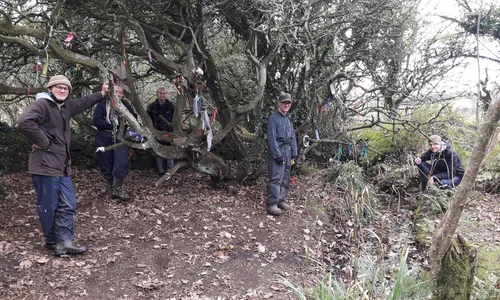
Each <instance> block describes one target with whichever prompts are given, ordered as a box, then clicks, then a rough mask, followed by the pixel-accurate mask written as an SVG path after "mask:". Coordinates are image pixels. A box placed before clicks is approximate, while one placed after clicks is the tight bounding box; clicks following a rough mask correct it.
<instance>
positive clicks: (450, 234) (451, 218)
mask: <svg viewBox="0 0 500 300" xmlns="http://www.w3.org/2000/svg"><path fill="white" fill-rule="evenodd" d="M499 96H500V94H498V95H497V97H496V98H497V100H496V101H495V103H493V104H492V105H491V106H490V108H489V109H488V111H487V113H486V117H485V120H484V124H483V125H482V126H481V130H480V131H479V134H478V136H477V139H476V143H475V145H474V149H473V150H472V153H471V156H470V158H469V162H468V164H467V169H466V170H465V175H464V178H463V179H462V183H461V184H460V186H459V187H458V191H457V194H456V195H455V197H454V198H453V200H452V202H451V204H450V207H449V209H448V211H447V212H446V214H445V215H444V217H443V220H442V221H441V222H440V223H439V225H438V227H437V228H436V232H435V234H434V238H433V239H432V244H431V247H430V249H429V253H428V254H429V262H430V263H431V266H432V268H433V271H434V273H435V274H438V273H439V269H440V267H441V260H442V259H443V257H444V255H445V254H446V253H447V252H448V250H449V248H450V246H451V243H452V240H453V238H454V236H455V232H456V230H457V227H458V222H459V221H460V217H461V215H462V211H463V210H464V207H465V205H466V204H467V200H468V199H469V194H470V192H471V190H472V187H473V185H474V182H475V180H476V177H477V174H478V172H479V168H480V167H481V164H482V162H483V160H484V158H485V156H486V153H487V149H488V144H489V142H490V140H491V138H492V136H493V135H494V133H495V131H496V128H497V123H498V121H499V120H500V99H499V98H500V97H499Z"/></svg>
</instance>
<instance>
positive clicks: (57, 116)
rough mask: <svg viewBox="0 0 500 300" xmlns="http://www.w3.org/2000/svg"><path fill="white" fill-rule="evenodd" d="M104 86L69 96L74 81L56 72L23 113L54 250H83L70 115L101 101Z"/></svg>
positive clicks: (23, 129)
mask: <svg viewBox="0 0 500 300" xmlns="http://www.w3.org/2000/svg"><path fill="white" fill-rule="evenodd" d="M108 88H109V87H108V84H107V83H105V84H104V85H103V86H102V91H101V92H97V93H94V94H91V95H88V96H86V97H83V98H77V99H69V97H68V96H69V94H70V93H71V89H72V87H71V83H70V82H69V80H68V78H66V77H65V76H63V75H57V76H53V77H51V78H50V79H49V83H48V84H47V92H43V93H39V94H37V95H36V101H35V102H33V103H31V104H30V105H29V106H28V107H27V108H26V110H25V111H24V112H23V114H22V115H21V116H20V117H19V120H18V127H19V130H20V131H21V133H22V134H24V135H25V136H26V138H27V139H28V140H29V142H31V143H33V146H32V149H31V152H30V154H29V163H28V171H29V173H30V174H32V180H33V185H34V186H35V190H36V198H37V211H38V217H39V219H40V223H41V225H42V230H43V236H44V237H45V248H48V249H51V250H54V252H55V255H67V254H81V253H84V252H86V251H87V249H88V248H87V246H76V245H73V216H74V214H75V211H76V196H75V190H74V189H73V182H72V180H71V156H70V149H69V146H70V140H71V127H70V124H69V122H70V120H71V117H72V116H74V115H77V114H80V113H82V112H84V111H85V110H86V109H87V108H89V107H91V106H93V105H94V104H96V103H98V102H100V101H101V100H103V99H104V96H105V95H107V93H108Z"/></svg>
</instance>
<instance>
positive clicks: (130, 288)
mask: <svg viewBox="0 0 500 300" xmlns="http://www.w3.org/2000/svg"><path fill="white" fill-rule="evenodd" d="M320 174H321V172H319V173H318V174H316V175H313V176H309V177H301V178H300V179H299V183H298V185H295V186H293V187H292V189H291V193H290V195H289V199H290V202H291V203H293V206H294V208H295V210H294V211H293V212H291V213H287V214H286V215H284V216H280V217H272V216H269V215H267V213H266V212H265V206H264V200H265V182H264V178H262V180H261V181H260V182H258V183H257V184H256V185H253V186H245V187H242V188H241V189H240V191H239V192H238V193H237V194H236V195H230V194H228V193H227V192H226V191H224V190H218V189H214V188H212V187H210V186H209V179H208V177H207V176H204V175H201V174H199V173H197V172H195V171H192V170H184V171H181V172H180V173H178V174H176V175H174V176H173V178H171V179H170V180H169V181H167V182H165V183H164V184H163V185H162V186H160V187H155V182H156V181H157V179H158V177H157V175H155V174H154V173H153V172H151V171H131V172H130V174H129V176H128V178H127V192H129V193H130V194H131V195H132V196H133V198H134V201H133V202H131V203H128V204H118V203H115V202H112V201H110V200H107V199H106V186H105V183H104V181H103V180H102V179H101V178H102V177H101V175H100V174H99V173H98V171H96V170H86V171H77V172H76V173H75V176H74V179H73V182H74V186H75V190H76V193H77V199H78V210H77V215H76V217H75V239H76V242H77V243H80V244H85V245H88V246H89V252H87V253H85V254H84V255H81V256H71V257H62V258H59V257H54V256H52V253H51V252H50V251H49V250H46V249H45V248H43V238H42V237H41V232H40V225H39V222H38V217H37V215H36V208H35V206H36V205H35V203H36V200H35V199H36V194H35V192H34V190H33V187H32V185H31V178H30V175H29V174H26V173H22V174H13V175H9V176H4V177H3V182H4V185H5V189H6V192H7V195H6V200H5V201H3V202H0V209H1V211H2V213H1V214H0V298H1V299H153V298H158V299H293V298H294V295H293V293H292V292H291V290H290V289H289V288H287V287H285V286H284V285H282V284H281V283H280V279H279V277H278V275H279V276H282V277H284V278H286V279H287V280H288V281H290V282H291V283H293V284H294V285H295V286H302V285H306V286H309V287H311V286H313V285H314V283H316V282H317V280H318V278H321V274H323V271H324V270H325V269H328V270H333V272H334V273H335V274H334V275H335V277H336V278H338V279H342V280H348V279H349V275H350V274H351V270H350V268H349V255H350V254H356V255H363V256H368V257H369V256H370V255H371V256H372V257H373V260H375V259H377V257H380V256H382V257H384V263H385V265H386V267H385V268H386V270H387V271H388V273H391V272H392V271H393V270H395V269H397V267H398V266H397V263H398V256H399V253H400V251H401V249H402V247H407V248H409V249H410V250H411V251H410V256H409V257H410V258H409V259H410V260H411V262H410V263H409V265H410V268H411V264H412V263H415V264H417V263H418V264H424V265H425V255H422V254H421V253H419V251H418V250H417V247H416V245H415V244H414V242H413V238H412V235H411V212H410V211H409V210H408V209H406V208H407V207H409V206H410V203H409V202H408V201H407V202H404V203H402V204H403V205H402V206H401V209H399V210H398V209H396V205H395V204H394V202H392V203H391V202H388V203H382V205H381V209H380V210H379V211H380V213H379V214H378V216H377V217H376V218H375V220H374V221H373V222H372V223H371V224H367V226H365V227H364V228H363V229H362V230H361V231H359V232H358V233H357V234H356V235H357V236H358V239H359V240H357V242H356V243H352V241H351V240H350V238H349V237H350V236H353V231H355V220H350V219H349V218H346V217H345V216H341V215H339V214H338V213H333V214H332V212H331V211H327V209H325V207H328V206H327V205H326V206H325V204H327V203H330V204H331V203H342V201H341V200H339V199H340V197H339V196H338V192H337V191H335V190H333V189H332V188H329V187H326V186H325V185H324V183H323V180H322V179H321V175H320ZM476 202H477V201H476ZM497 203H498V201H492V202H478V210H477V211H478V212H479V208H480V210H481V211H487V212H488V211H492V209H485V208H484V207H480V206H481V205H482V206H484V205H488V204H491V205H492V206H493V207H496V209H494V210H493V211H496V212H498V211H499V210H498V205H497ZM382 206H383V208H382ZM470 211H474V210H470ZM329 216H330V217H329ZM331 216H334V217H331ZM488 216H489V217H491V218H493V219H494V220H496V221H498V216H497V215H496V214H495V213H493V214H488ZM468 218H469V217H468ZM493 219H490V220H492V221H493V224H495V222H494V220H493ZM496 224H497V225H496V226H493V228H492V231H493V234H495V233H498V230H499V228H498V224H499V223H498V222H497V223H496ZM491 233H492V232H491V231H490V232H488V233H487V234H490V236H491ZM492 242H493V243H497V244H498V240H495V238H493V241H492ZM306 253H308V255H307V256H308V259H306V258H305V256H306Z"/></svg>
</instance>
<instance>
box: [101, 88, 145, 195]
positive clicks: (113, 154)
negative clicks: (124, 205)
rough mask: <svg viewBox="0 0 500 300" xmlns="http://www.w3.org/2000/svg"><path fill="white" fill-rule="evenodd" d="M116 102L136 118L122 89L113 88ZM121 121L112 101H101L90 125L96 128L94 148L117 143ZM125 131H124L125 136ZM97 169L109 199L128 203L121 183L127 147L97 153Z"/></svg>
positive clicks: (125, 170)
mask: <svg viewBox="0 0 500 300" xmlns="http://www.w3.org/2000/svg"><path fill="white" fill-rule="evenodd" d="M114 91H115V93H114V95H115V99H116V101H121V102H122V104H123V105H125V107H126V108H127V109H128V111H129V112H130V113H131V114H132V115H133V116H134V117H135V118H137V114H136V113H135V112H134V110H133V109H132V106H130V104H129V103H128V102H127V101H125V99H124V98H123V88H122V87H120V86H117V85H116V86H115V87H114ZM122 122H123V120H122V119H121V118H120V117H119V116H118V115H117V114H116V111H115V109H114V106H113V101H112V100H108V101H102V102H100V103H98V104H97V105H96V107H95V109H94V114H93V119H92V124H93V125H94V126H95V127H96V128H97V132H96V135H95V146H96V147H97V148H99V147H108V146H111V145H114V144H116V143H119V142H120V141H119V140H118V137H117V135H118V130H119V127H120V123H122ZM126 133H127V130H125V134H126ZM97 160H98V162H99V168H100V169H101V173H102V175H103V176H104V179H106V181H107V182H108V186H109V193H108V194H109V197H111V199H116V200H118V201H128V200H130V196H129V195H127V193H125V191H124V189H123V183H124V181H125V177H126V176H127V174H128V147H127V146H120V147H117V148H114V149H112V150H109V151H105V152H101V151H97Z"/></svg>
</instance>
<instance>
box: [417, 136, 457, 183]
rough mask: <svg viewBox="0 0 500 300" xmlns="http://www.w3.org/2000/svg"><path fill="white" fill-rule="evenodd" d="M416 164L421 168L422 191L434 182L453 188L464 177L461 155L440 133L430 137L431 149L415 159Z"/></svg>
mask: <svg viewBox="0 0 500 300" xmlns="http://www.w3.org/2000/svg"><path fill="white" fill-rule="evenodd" d="M427 161H429V162H430V163H428V162H427ZM415 164H416V165H417V167H418V170H419V175H420V183H421V184H422V191H425V189H426V188H427V186H428V185H432V184H434V183H438V184H440V185H441V186H442V187H444V188H448V189H449V188H453V187H456V186H458V185H459V184H460V182H461V181H462V178H463V177H464V168H463V167H462V162H461V161H460V156H459V155H458V153H457V152H455V151H454V150H453V149H452V148H451V146H450V145H449V144H447V143H446V142H444V141H443V140H442V139H441V137H440V136H439V135H431V136H430V137H429V150H427V151H426V152H425V153H424V154H422V156H420V157H419V158H417V159H415Z"/></svg>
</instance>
